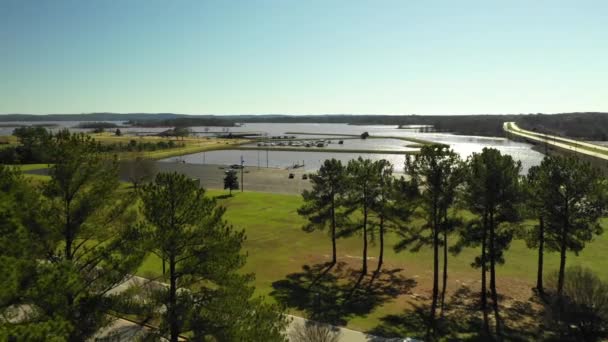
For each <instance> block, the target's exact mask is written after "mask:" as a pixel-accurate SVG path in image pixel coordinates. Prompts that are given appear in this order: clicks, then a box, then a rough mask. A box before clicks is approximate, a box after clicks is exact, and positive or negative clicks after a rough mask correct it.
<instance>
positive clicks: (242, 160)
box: [241, 156, 245, 192]
mask: <svg viewBox="0 0 608 342" xmlns="http://www.w3.org/2000/svg"><path fill="white" fill-rule="evenodd" d="M244 163H245V160H244V159H243V156H241V192H243V189H244V188H245V184H243V169H244V168H245V167H244V166H243V164H244Z"/></svg>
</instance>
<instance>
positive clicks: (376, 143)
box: [164, 124, 543, 172]
mask: <svg viewBox="0 0 608 342" xmlns="http://www.w3.org/2000/svg"><path fill="white" fill-rule="evenodd" d="M230 130H231V131H232V132H264V133H268V135H270V136H273V135H286V134H287V133H288V132H306V133H324V134H328V133H336V134H361V133H363V132H369V133H370V134H372V135H386V136H398V137H411V138H418V139H424V140H429V141H435V142H441V143H444V144H449V145H450V146H451V148H452V149H453V150H454V151H456V152H457V153H458V154H459V155H460V156H461V157H462V158H467V157H468V156H470V155H471V154H472V153H474V152H481V150H482V149H483V148H484V147H493V148H496V149H498V150H500V151H501V152H502V153H506V154H509V155H511V156H513V158H514V159H516V160H521V162H522V167H523V171H524V172H527V170H528V169H529V168H530V167H531V166H534V165H538V164H539V163H540V161H541V159H542V158H543V155H542V154H541V153H539V152H537V151H535V150H533V149H532V145H529V144H525V143H520V142H514V141H511V140H508V139H505V138H490V137H476V136H461V135H453V134H445V133H419V132H418V130H416V129H399V128H397V126H353V125H346V124H246V125H244V126H242V127H232V128H230ZM290 135H295V136H297V137H298V138H309V137H310V138H312V137H311V136H308V135H298V134H290ZM313 137H314V136H313ZM319 137H323V138H325V139H328V137H327V136H319ZM330 139H332V140H334V142H335V140H339V137H337V138H330ZM408 144H409V143H408V142H407V141H402V140H398V139H368V140H359V139H354V140H351V139H347V140H344V145H342V148H345V149H369V150H404V151H405V150H409V149H410V148H408V147H406V146H405V145H408ZM338 146H339V145H337V144H335V143H334V144H332V145H330V147H331V148H340V147H338ZM304 150H306V149H305V148H303V151H304ZM308 150H312V151H314V152H292V151H270V152H268V157H267V156H266V151H239V150H230V151H212V152H205V153H195V154H191V155H187V156H182V157H179V158H169V159H166V160H164V161H168V162H175V161H178V160H183V161H185V162H187V163H196V164H201V163H207V164H238V163H240V158H241V156H243V159H244V161H245V165H248V166H258V165H259V166H261V167H266V165H267V164H268V166H269V167H281V168H284V167H289V166H291V165H293V164H294V163H302V162H304V165H305V168H306V169H307V170H315V169H317V168H318V167H319V166H320V165H321V163H322V162H323V161H324V160H325V159H328V158H336V159H339V160H342V161H343V162H347V161H348V160H350V159H353V158H356V157H358V156H359V155H361V156H363V157H364V158H371V159H386V160H389V161H390V162H391V163H393V165H394V166H395V170H396V171H402V170H403V164H404V162H405V157H404V156H403V155H394V154H366V155H362V154H350V153H326V152H320V151H319V150H321V149H314V148H310V149H308ZM267 159H268V162H267Z"/></svg>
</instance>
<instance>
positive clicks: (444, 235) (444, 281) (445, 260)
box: [440, 227, 448, 317]
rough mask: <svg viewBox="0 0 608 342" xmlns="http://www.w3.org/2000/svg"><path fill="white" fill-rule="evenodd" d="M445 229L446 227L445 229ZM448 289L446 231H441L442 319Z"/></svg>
mask: <svg viewBox="0 0 608 342" xmlns="http://www.w3.org/2000/svg"><path fill="white" fill-rule="evenodd" d="M446 228H447V227H446ZM447 287H448V231H447V229H444V230H443V288H442V289H441V313H440V316H441V317H443V310H444V307H445V292H446V291H447Z"/></svg>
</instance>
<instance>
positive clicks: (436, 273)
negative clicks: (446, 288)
mask: <svg viewBox="0 0 608 342" xmlns="http://www.w3.org/2000/svg"><path fill="white" fill-rule="evenodd" d="M438 296H439V232H438V231H437V227H435V228H434V229H433V301H432V303H431V326H432V330H433V332H434V331H435V312H436V311H437V297H438Z"/></svg>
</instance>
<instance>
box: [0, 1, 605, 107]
mask: <svg viewBox="0 0 608 342" xmlns="http://www.w3.org/2000/svg"><path fill="white" fill-rule="evenodd" d="M101 111H108V112H175V113H191V114H231V113H290V114H320V113H386V114H409V113H417V114H451V113H455V114H462V113H531V112H546V113H552V112H566V111H608V1H605V0H598V1H584V0H576V1H558V0H553V1H543V0H525V1H518V0H509V1H498V0H497V1H494V0H483V1H481V0H480V1H465V0H458V1H457V0H450V1H415V0H411V1H410V0H398V1H376V0H374V1H372V0H369V1H357V0H347V1H333V0H320V1H314V0H304V1H303V0H293V1H291V0H276V1H250V0H247V1H245V0H242V1H228V0H218V1H203V0H193V1H178V0H175V1H173V0H164V1H155V0H138V1H135V0H73V1H63V0H48V1H46V0H0V113H82V112H101Z"/></svg>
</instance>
